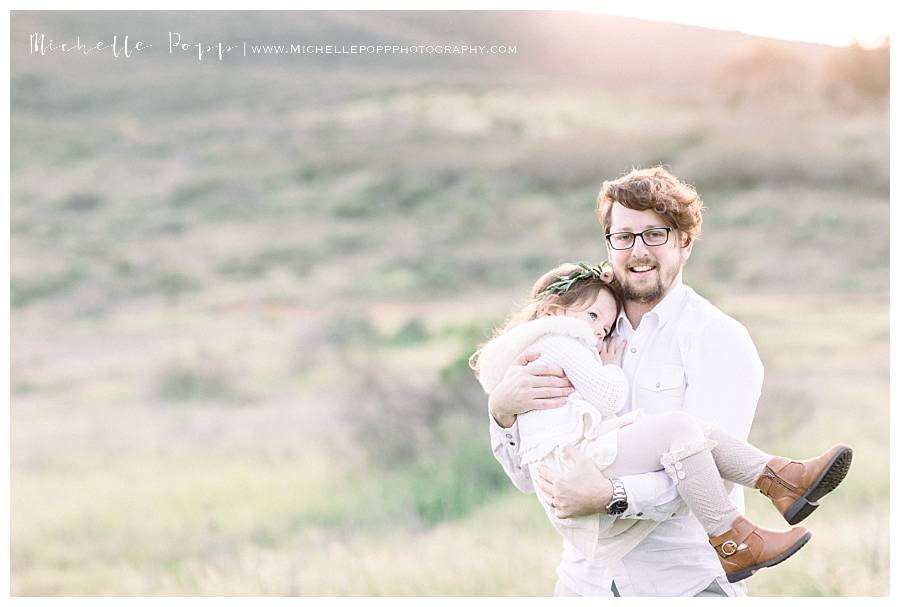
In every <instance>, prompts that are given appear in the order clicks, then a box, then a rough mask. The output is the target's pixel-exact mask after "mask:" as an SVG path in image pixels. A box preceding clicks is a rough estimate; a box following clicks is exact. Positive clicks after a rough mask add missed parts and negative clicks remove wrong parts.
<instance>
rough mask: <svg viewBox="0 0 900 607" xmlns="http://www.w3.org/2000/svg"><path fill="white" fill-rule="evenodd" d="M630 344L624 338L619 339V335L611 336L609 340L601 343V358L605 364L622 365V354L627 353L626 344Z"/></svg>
mask: <svg viewBox="0 0 900 607" xmlns="http://www.w3.org/2000/svg"><path fill="white" fill-rule="evenodd" d="M627 344H628V342H627V341H625V340H624V339H623V340H622V341H619V338H618V337H610V338H609V340H603V342H601V344H600V348H599V350H598V352H599V353H600V360H602V361H603V364H604V365H620V366H621V365H622V356H623V355H624V354H625V346H626V345H627Z"/></svg>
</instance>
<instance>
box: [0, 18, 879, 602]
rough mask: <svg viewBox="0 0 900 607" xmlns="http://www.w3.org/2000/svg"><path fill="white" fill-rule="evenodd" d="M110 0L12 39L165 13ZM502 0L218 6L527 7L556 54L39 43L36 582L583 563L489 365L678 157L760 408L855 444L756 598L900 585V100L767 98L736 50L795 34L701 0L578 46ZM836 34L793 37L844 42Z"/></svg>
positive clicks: (154, 586) (22, 526) (790, 450)
mask: <svg viewBox="0 0 900 607" xmlns="http://www.w3.org/2000/svg"><path fill="white" fill-rule="evenodd" d="M85 15H86V14H82V13H77V12H72V13H45V14H37V13H18V14H16V15H14V17H13V19H12V26H13V27H12V32H13V37H14V40H18V39H19V38H21V36H22V35H23V34H24V36H25V38H26V39H27V32H29V31H38V30H40V29H46V30H47V31H48V33H49V32H52V31H55V32H57V33H56V34H55V35H57V36H62V33H61V32H63V33H64V32H68V31H73V32H74V31H78V32H81V33H83V34H84V35H85V36H87V35H88V34H91V33H92V32H93V33H103V32H106V31H113V29H115V28H117V27H118V28H121V27H125V26H128V25H129V24H130V25H131V26H134V27H135V28H138V26H139V25H140V26H141V27H144V28H145V29H149V30H153V29H154V27H156V26H160V27H163V25H161V24H163V23H164V22H165V21H166V19H164V18H163V16H160V15H155V16H154V15H150V14H143V15H141V14H138V15H130V16H127V17H125V16H122V15H121V14H117V13H106V14H102V15H100V14H97V15H96V16H91V18H87V17H86V16H85ZM495 17H496V18H495ZM495 17H491V18H490V19H487V18H485V20H480V19H479V17H478V15H476V14H470V15H468V16H466V17H465V19H463V18H462V17H459V18H458V19H459V21H458V22H456V21H454V22H452V23H451V21H452V20H448V18H447V17H446V16H442V15H441V14H437V13H436V14H434V15H433V16H428V17H426V16H417V17H415V18H414V19H413V18H412V17H409V16H404V17H403V18H401V17H399V16H398V17H397V19H399V21H397V20H395V21H392V20H391V19H388V18H386V17H384V16H381V17H379V18H375V17H369V18H365V19H364V18H362V17H360V16H358V15H355V14H353V13H346V14H339V15H338V14H317V15H315V17H313V16H310V20H307V21H303V22H302V23H301V22H300V21H297V20H294V21H291V20H290V19H279V18H277V15H271V14H268V15H257V16H256V17H252V16H248V18H247V21H246V22H243V24H239V23H237V22H236V21H234V18H229V17H227V16H222V15H210V17H209V21H204V19H201V18H199V17H197V16H196V15H194V16H192V17H187V16H185V17H184V19H186V20H188V21H189V22H190V23H189V24H193V25H194V26H196V27H198V28H200V29H199V30H198V31H205V32H206V33H207V34H209V33H210V32H212V33H213V34H214V33H215V32H216V31H217V30H216V28H225V29H223V30H222V31H225V30H226V29H227V31H228V32H230V33H233V32H234V31H241V27H240V26H241V25H243V26H244V27H247V28H250V30H251V31H253V32H255V33H256V34H260V32H267V31H268V32H276V33H279V34H283V35H285V36H287V35H297V36H299V35H300V33H303V32H307V33H308V31H309V30H308V29H306V28H322V27H324V28H326V29H325V30H323V31H328V32H330V33H331V35H333V36H335V37H337V38H340V37H341V36H344V37H345V38H346V39H348V40H349V39H353V37H354V36H359V35H361V34H360V32H363V33H364V34H366V35H371V36H374V37H376V39H384V38H385V37H390V36H401V35H403V36H407V37H416V36H424V37H425V38H428V37H429V36H438V37H440V36H443V35H446V32H448V31H449V32H452V31H463V30H465V31H471V32H477V33H478V34H477V35H478V36H482V37H486V38H491V37H493V38H496V39H501V38H504V37H507V38H508V37H509V36H511V35H512V33H516V32H518V35H520V36H521V38H520V40H521V42H520V44H522V45H523V49H526V48H527V49H529V50H528V51H527V52H524V51H523V55H522V56H520V57H518V58H507V59H505V60H504V61H506V63H503V62H496V61H487V60H485V61H475V60H473V61H469V62H463V63H458V64H456V63H454V64H451V63H441V61H438V60H435V59H432V60H429V61H424V62H422V63H411V62H406V63H402V64H401V63H392V62H390V61H387V60H384V61H380V62H379V61H373V62H370V63H368V64H354V63H353V62H352V61H350V62H345V63H341V64H340V65H329V64H327V63H326V62H325V60H324V59H319V60H317V62H312V63H293V64H292V63H286V62H284V61H280V62H279V61H275V60H272V61H265V60H262V59H260V60H258V61H256V62H253V63H229V64H222V65H219V64H215V63H209V64H206V63H205V64H203V65H202V66H201V65H198V64H196V63H190V60H184V61H177V62H169V63H166V62H163V61H144V62H142V63H132V64H124V63H121V62H120V63H108V62H107V63H104V62H103V60H102V59H99V58H97V57H95V58H93V60H92V61H81V62H79V61H80V60H79V59H78V58H77V57H69V58H66V59H67V60H66V61H61V60H57V59H59V58H51V59H50V60H47V58H43V59H38V58H35V57H28V56H23V55H22V54H21V53H15V54H14V55H13V61H12V92H11V100H12V121H11V133H12V148H11V152H12V153H11V178H12V183H11V199H12V204H11V258H12V262H11V292H12V293H11V297H12V302H11V303H12V308H11V326H12V335H11V341H12V343H11V375H12V377H11V379H12V395H11V437H10V438H11V459H12V468H11V502H10V506H11V533H12V545H11V587H12V594H13V595H16V596H32V595H52V596H56V595H154V596H161V595H307V596H308V595H546V594H549V593H550V592H552V588H553V584H554V579H555V575H554V571H555V568H556V565H557V562H558V556H559V553H560V550H561V542H560V541H559V540H558V539H557V537H556V536H555V534H554V532H553V530H552V528H551V527H550V525H549V524H548V523H547V522H546V521H544V519H543V515H542V512H541V510H540V508H539V506H538V504H537V503H536V501H535V500H534V498H533V497H531V496H525V495H520V494H518V493H516V492H515V490H514V489H513V488H512V486H511V485H510V483H509V482H508V481H507V479H506V477H505V476H504V475H503V472H502V471H501V469H500V467H499V465H497V464H496V462H494V460H493V458H492V456H491V454H490V447H489V441H488V435H487V423H486V417H485V397H484V395H483V394H482V393H481V392H480V390H479V389H478V386H477V384H476V383H475V381H474V379H473V378H472V377H471V373H470V372H469V371H468V369H467V368H466V365H465V361H466V358H467V357H468V355H469V354H470V353H471V352H472V351H473V349H474V348H475V347H476V345H477V344H478V343H480V342H481V341H482V340H483V339H484V338H485V336H486V335H487V334H488V331H489V328H490V327H491V326H492V325H493V324H494V323H496V322H498V321H499V320H500V319H501V318H502V317H503V316H504V315H505V314H506V313H507V312H509V311H510V309H511V308H512V307H513V305H514V303H515V302H516V301H517V300H519V299H520V298H521V297H522V296H523V295H524V294H525V292H526V291H527V288H528V287H529V286H530V284H531V282H532V281H533V280H534V278H535V277H536V276H538V275H539V274H540V273H542V272H543V271H544V270H545V269H547V268H548V267H550V266H552V265H553V264H555V263H557V262H558V261H561V260H579V259H584V260H598V259H600V258H602V257H603V249H602V247H601V240H600V229H599V226H598V224H597V222H596V220H595V219H594V217H593V205H594V200H595V197H596V192H597V190H598V189H599V187H600V185H601V184H602V181H603V180H604V179H609V178H614V177H616V176H617V175H619V174H620V173H622V172H623V171H625V170H627V169H628V168H630V167H631V166H638V165H642V166H646V165H650V164H655V163H658V162H662V163H666V164H668V165H669V166H671V168H672V170H673V171H674V172H675V173H676V174H677V175H679V176H681V177H682V178H684V179H686V180H687V181H690V182H693V183H695V184H696V185H697V187H698V189H699V190H700V192H701V194H702V195H703V198H704V200H705V202H706V206H707V207H708V210H707V212H706V215H705V217H706V219H705V223H704V227H705V233H704V235H703V237H702V239H701V240H700V241H699V242H698V243H697V245H696V246H695V249H694V253H693V255H692V258H691V260H690V265H689V267H688V269H687V270H686V274H685V280H686V282H687V283H688V284H690V285H692V286H694V287H695V288H696V289H697V290H698V291H699V292H701V293H702V294H703V295H705V296H707V297H708V298H710V299H711V300H712V301H713V302H714V303H716V304H717V305H719V306H720V307H721V308H722V309H724V310H726V311H727V312H729V313H731V314H732V315H734V316H735V317H737V318H738V319H739V320H741V321H742V322H743V323H744V324H745V325H746V326H747V327H748V329H749V330H750V333H751V335H752V336H753V337H754V340H755V341H756V344H757V346H758V348H759V351H760V354H761V357H762V359H763V362H764V363H765V366H766V379H765V385H764V390H763V396H762V399H761V401H760V405H759V408H758V412H757V417H756V422H755V424H754V429H753V433H752V435H751V438H752V439H753V440H754V441H755V442H756V443H757V444H759V445H760V446H761V447H763V448H764V449H768V450H771V451H776V452H784V453H786V454H791V455H795V456H797V457H810V456H812V455H814V454H816V453H818V452H819V451H821V450H823V449H825V448H826V447H828V446H830V444H832V443H833V442H837V441H843V442H847V443H850V444H851V445H853V446H854V450H855V463H854V466H853V469H852V471H851V473H850V476H849V477H848V479H847V481H846V482H845V485H844V486H842V488H841V489H840V490H839V491H838V492H836V493H835V494H834V495H833V496H830V497H829V498H828V501H827V502H826V503H825V504H824V505H823V507H822V508H821V509H820V510H819V511H817V512H816V514H815V516H813V517H811V518H810V519H809V525H808V526H809V528H810V529H811V530H812V531H813V534H814V538H813V540H812V542H811V543H810V544H809V545H808V546H807V547H806V548H804V550H803V551H802V552H801V553H800V554H798V555H797V556H796V557H794V558H792V559H791V560H790V561H789V562H787V563H785V564H784V565H783V566H780V567H778V568H777V569H773V570H771V571H765V572H763V573H760V574H758V575H757V576H755V577H754V578H753V579H752V580H751V583H750V590H751V593H752V594H754V595H794V596H824V595H840V596H844V595H859V596H871V595H875V596H881V595H886V594H887V593H888V591H889V584H888V582H889V574H888V563H889V544H888V540H887V534H886V533H883V532H882V530H885V529H887V526H888V522H889V521H888V510H889V507H888V506H889V504H888V496H889V481H888V470H889V462H890V458H889V431H888V424H887V421H888V413H889V408H888V407H889V403H888V386H889V371H888V346H889V322H888V309H889V302H888V253H889V245H888V241H889V222H888V192H889V173H888V128H887V127H888V118H889V116H888V110H887V104H886V103H885V100H884V99H878V98H876V99H856V98H853V97H852V96H850V97H847V96H844V97H841V99H844V101H843V102H842V103H840V104H837V103H834V102H833V101H830V98H829V97H828V96H827V95H826V94H825V93H824V92H823V91H822V90H820V89H817V88H806V89H803V90H797V89H791V90H790V91H787V92H785V91H781V92H778V93H777V94H775V93H772V94H766V95H762V96H760V98H756V99H754V98H752V95H751V99H750V101H746V102H742V103H736V102H735V101H734V98H735V96H734V87H735V86H741V82H744V80H746V81H748V82H749V80H750V78H749V76H748V77H747V78H745V79H744V80H741V79H738V81H737V84H735V82H734V79H733V78H732V81H731V83H730V84H728V85H727V86H726V85H722V84H717V83H720V82H721V81H720V79H718V78H717V77H716V75H717V74H718V75H721V70H725V71H726V72H728V69H727V68H728V65H730V64H729V63H728V61H729V60H730V59H729V57H733V56H740V55H741V53H742V52H744V53H746V52H748V49H749V50H751V51H752V49H754V48H757V47H759V45H761V44H763V43H761V42H760V41H759V40H755V39H752V38H749V37H746V36H742V35H738V34H723V33H712V32H706V33H704V34H702V35H700V34H698V33H697V32H695V31H693V30H689V28H687V29H685V28H675V29H673V30H671V31H669V30H666V32H664V33H666V34H667V35H668V36H669V38H667V39H669V40H671V41H676V40H677V41H681V42H679V44H684V45H685V47H684V48H685V53H687V54H686V55H684V56H685V57H688V56H690V57H693V58H694V59H692V60H691V61H685V62H683V65H682V64H679V65H672V64H671V63H665V65H666V66H667V67H666V69H663V65H664V64H663V58H661V57H660V56H658V55H652V54H651V55H641V54H640V53H639V52H638V51H637V50H635V53H632V54H628V53H623V55H622V56H621V57H619V59H620V60H621V61H620V62H616V61H613V59H615V57H612V56H610V57H611V59H610V60H609V61H600V62H597V63H598V65H596V66H593V65H588V63H589V62H583V64H581V63H578V62H576V63H578V64H577V65H572V69H574V70H576V71H577V74H578V77H573V76H572V75H571V74H569V73H568V72H567V71H566V69H565V68H566V67H567V66H568V65H569V63H568V62H567V61H566V59H565V58H566V57H567V56H568V55H566V53H567V52H568V50H570V49H568V50H567V49H563V50H566V52H563V50H561V48H562V47H560V46H558V45H557V43H556V42H554V40H555V38H554V37H553V36H549V34H548V32H549V33H552V31H554V30H553V28H552V27H551V24H550V21H547V20H546V19H543V18H538V17H537V16H532V15H528V14H522V15H517V16H516V17H515V18H514V19H512V20H511V21H509V23H507V20H505V19H503V18H501V17H502V16H495ZM586 19H587V18H586ZM576 21H578V24H579V27H581V28H584V30H583V31H584V32H586V33H591V32H593V33H594V34H596V33H597V32H599V31H601V30H600V29H596V28H601V29H602V28H607V29H602V31H604V32H607V33H609V32H610V31H612V30H615V31H616V32H618V33H617V34H616V35H620V36H625V33H627V32H626V29H627V28H625V29H621V28H618V26H616V27H613V26H615V25H616V23H618V22H607V21H603V20H602V19H594V18H593V17H591V18H590V19H588V20H587V21H582V20H576ZM510 23H512V24H514V25H515V27H512V26H511V25H510ZM411 24H415V26H416V27H414V28H411V27H410V25H411ZM201 25H202V26H203V27H205V28H206V30H203V29H202V28H201ZM476 25H477V26H478V27H476ZM620 25H621V24H620ZM165 27H173V26H169V25H165ZM628 27H630V28H636V29H634V30H628V31H631V32H632V35H633V36H636V37H637V38H636V39H637V40H640V39H641V37H642V36H649V35H650V33H653V32H656V33H661V32H657V30H656V29H653V28H659V27H662V26H660V25H658V24H657V25H653V26H649V25H645V26H641V25H640V24H639V23H637V22H631V23H630V24H629V25H628ZM641 27H650V28H651V29H641ZM104 28H106V29H104ZM267 28H270V29H267ZM292 28H294V29H293V30H292ZM592 28H594V29H592ZM138 29H139V28H138ZM620 29H621V31H619V30H620ZM135 31H137V29H136V30H135ZM579 31H581V30H579ZM151 33H152V32H151ZM656 33H654V35H656ZM272 35H274V34H272ZM472 35H473V36H475V35H476V34H475V33H473V34H472ZM610 35H612V34H610ZM16 36H18V37H19V38H16ZM705 36H710V37H712V38H707V37H705ZM626 37H627V36H626ZM598 39H599V38H598ZM602 39H603V40H604V42H603V44H611V42H610V40H611V39H612V38H605V37H604V38H602ZM525 42H528V44H525ZM621 43H622V44H625V41H624V40H622V41H621ZM558 44H563V42H559V43H558ZM566 44H568V43H566ZM597 44H600V42H598V43H597ZM690 45H694V46H690ZM716 45H720V47H721V49H723V52H722V53H721V56H720V55H719V54H716V55H715V60H714V61H713V60H711V61H710V62H704V61H700V60H699V59H698V58H700V57H705V56H710V57H711V56H712V55H711V54H710V53H709V49H710V48H719V46H716ZM639 46H640V45H639ZM726 50H727V52H725V51H726ZM826 50H827V49H824V48H823V47H815V46H812V45H799V44H797V45H790V46H786V47H785V48H783V49H781V50H779V51H778V52H779V53H792V55H790V56H791V57H792V60H794V61H799V62H801V63H802V64H803V65H806V66H807V67H808V68H809V70H807V71H805V72H804V73H813V72H816V73H818V72H817V71H816V70H820V68H822V66H823V65H825V63H823V62H824V61H825V59H823V58H824V57H826V56H827V55H828V53H827V52H826ZM645 52H647V53H653V52H656V51H654V50H653V49H647V50H646V51H645ZM691 53H693V54H691ZM597 56H607V55H597ZM68 59H71V61H69V60H68ZM648 65H649V66H658V77H657V78H654V79H648V78H645V77H644V76H645V75H646V74H645V73H644V72H642V71H640V68H641V66H644V68H646V66H648ZM619 68H621V71H622V72H623V73H627V74H629V76H628V77H627V78H625V79H624V80H623V81H622V82H621V83H620V86H608V83H609V82H610V80H609V78H610V77H613V76H615V75H616V74H618V73H619V72H618V71H617V70H618V69H619ZM626 68H628V69H626ZM813 68H815V69H813ZM766 69H774V68H766ZM591 70H595V71H591ZM717 70H719V71H717ZM728 73H730V72H728ZM761 74H762V80H760V79H759V78H757V79H756V80H754V81H753V82H754V83H755V84H754V85H753V86H754V87H756V88H754V89H753V91H757V92H758V88H759V86H764V85H765V82H766V79H765V77H766V76H767V73H766V72H765V71H763V72H761ZM732 75H733V74H732ZM776 75H777V74H776ZM601 76H602V77H601ZM756 76H760V74H759V73H758V74H756ZM760 82H762V84H760ZM685 83H694V86H686V85H685ZM809 86H813V85H809ZM816 86H817V85H816ZM847 86H849V84H848V85H847ZM729 87H730V88H729ZM729 91H730V92H729ZM747 91H750V89H747V90H746V91H744V92H745V93H747ZM748 94H749V93H748ZM846 99H855V100H854V101H853V102H852V103H849V104H848V102H846ZM747 502H748V508H749V512H750V513H751V515H752V516H753V517H754V518H757V519H759V520H760V521H761V522H762V523H764V524H768V525H770V526H778V525H779V521H778V519H777V517H775V516H773V514H772V512H771V508H768V507H766V505H765V503H764V502H763V501H762V499H761V498H759V497H758V496H748V499H747Z"/></svg>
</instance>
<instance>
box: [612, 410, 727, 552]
mask: <svg viewBox="0 0 900 607" xmlns="http://www.w3.org/2000/svg"><path fill="white" fill-rule="evenodd" d="M713 445H714V443H713V442H712V441H710V440H709V439H707V437H706V436H705V435H704V431H703V426H702V425H701V424H700V423H699V422H698V421H697V420H696V419H694V418H693V417H691V416H690V415H687V414H686V413H682V412H672V413H664V414H661V415H653V416H647V417H644V418H641V419H640V420H638V421H636V422H635V423H633V424H630V425H628V426H624V427H622V428H620V429H619V431H618V451H617V454H616V459H615V461H614V462H613V463H612V464H611V465H610V466H609V467H608V468H606V469H605V470H604V473H605V474H606V476H607V477H617V476H623V475H628V474H640V473H643V472H652V471H654V470H662V469H665V470H666V471H667V472H668V473H669V475H670V476H671V477H672V479H673V480H674V481H675V482H676V489H677V490H678V494H679V495H680V496H681V498H682V499H683V500H684V501H685V503H686V504H687V505H688V507H690V509H691V511H692V512H693V514H694V516H695V517H697V520H699V521H700V523H701V524H702V525H703V528H704V529H705V530H706V533H707V534H708V535H711V536H712V535H719V534H721V533H724V532H725V531H727V530H728V529H730V528H731V524H732V523H733V522H734V520H735V519H736V518H737V517H738V515H739V513H738V511H737V509H735V507H734V504H732V503H731V500H729V499H728V493H727V492H726V491H725V485H724V484H723V482H722V477H721V476H720V475H719V471H718V469H717V468H716V462H715V460H713V456H712V454H711V453H710V448H711V447H712V446H713Z"/></svg>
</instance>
